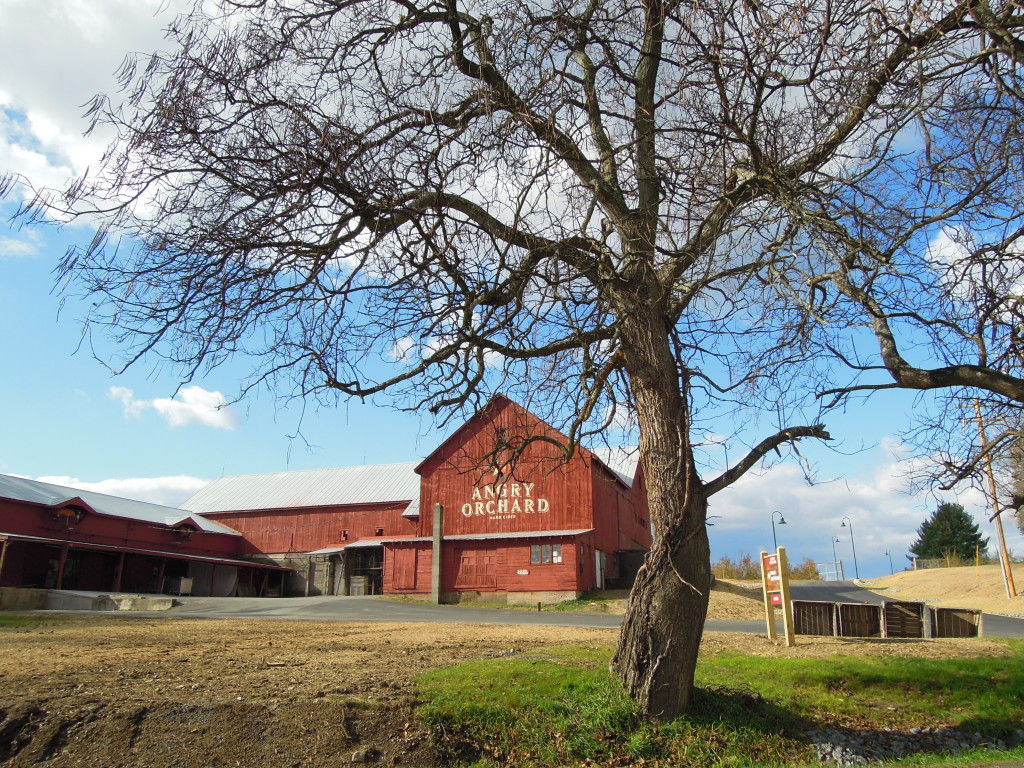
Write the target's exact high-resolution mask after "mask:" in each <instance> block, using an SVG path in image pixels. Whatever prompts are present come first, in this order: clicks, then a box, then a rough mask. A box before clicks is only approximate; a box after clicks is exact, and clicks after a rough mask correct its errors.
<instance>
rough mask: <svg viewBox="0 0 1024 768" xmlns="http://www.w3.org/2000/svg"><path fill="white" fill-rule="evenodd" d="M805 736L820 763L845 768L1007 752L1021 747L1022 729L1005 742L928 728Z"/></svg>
mask: <svg viewBox="0 0 1024 768" xmlns="http://www.w3.org/2000/svg"><path fill="white" fill-rule="evenodd" d="M805 735H806V736H807V738H808V739H810V741H811V746H813V747H814V751H815V753H816V755H817V758H818V762H819V763H830V764H832V765H838V766H844V767H845V766H857V765H870V764H872V763H881V762H883V761H886V760H896V759H899V758H902V757H906V756H907V755H912V754H915V753H917V752H944V753H947V754H952V755H955V754H958V753H959V752H964V751H966V750H969V749H975V748H978V747H985V748H988V749H997V750H1006V749H1010V748H1012V747H1016V746H1018V745H1020V744H1024V728H1018V729H1016V730H1015V731H1013V732H1012V733H1011V734H1010V735H1009V736H1008V737H1007V738H1006V739H997V738H992V737H988V736H984V735H982V734H980V733H968V732H967V731H962V730H960V729H958V728H950V727H929V726H924V727H920V728H911V729H909V730H907V731H898V730H895V729H892V728H885V729H882V730H877V731H872V730H857V729H849V728H836V729H829V730H821V731H807V733H806V734H805Z"/></svg>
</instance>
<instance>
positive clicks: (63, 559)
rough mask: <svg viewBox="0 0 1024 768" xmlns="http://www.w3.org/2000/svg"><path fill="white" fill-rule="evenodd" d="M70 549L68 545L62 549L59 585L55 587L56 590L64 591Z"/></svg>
mask: <svg viewBox="0 0 1024 768" xmlns="http://www.w3.org/2000/svg"><path fill="white" fill-rule="evenodd" d="M68 548H69V545H68V544H64V545H62V546H61V548H60V563H59V564H58V565H57V583H56V584H54V585H53V587H54V589H64V565H65V564H66V563H67V561H68Z"/></svg>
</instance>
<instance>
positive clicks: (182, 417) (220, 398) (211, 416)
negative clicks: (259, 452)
mask: <svg viewBox="0 0 1024 768" xmlns="http://www.w3.org/2000/svg"><path fill="white" fill-rule="evenodd" d="M107 396H108V397H110V398H111V399H112V400H119V401H120V402H121V406H122V407H123V408H124V415H125V416H126V417H128V418H138V417H140V416H141V415H142V414H143V413H144V412H145V411H147V410H149V409H153V410H154V411H156V412H157V413H158V414H160V416H162V417H163V419H164V421H166V422H167V423H168V424H169V425H170V426H172V427H184V426H186V425H188V424H193V423H198V424H203V425H204V426H207V427H213V428H215V429H234V428H235V422H236V418H235V413H234V411H232V410H231V409H230V408H229V407H228V404H227V400H226V399H225V398H224V395H222V394H221V393H220V392H216V391H213V392H211V391H209V390H206V389H203V388H202V387H199V386H196V385H191V386H188V387H182V388H181V390H180V391H179V392H178V394H177V395H176V396H175V397H173V398H171V397H158V398H154V399H152V400H140V399H138V398H136V397H135V393H134V392H133V391H132V390H130V389H128V388H127V387H111V388H110V389H109V390H107Z"/></svg>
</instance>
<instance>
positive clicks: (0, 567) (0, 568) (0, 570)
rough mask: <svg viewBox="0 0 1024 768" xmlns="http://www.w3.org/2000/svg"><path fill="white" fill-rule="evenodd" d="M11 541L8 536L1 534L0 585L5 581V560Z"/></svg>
mask: <svg viewBox="0 0 1024 768" xmlns="http://www.w3.org/2000/svg"><path fill="white" fill-rule="evenodd" d="M9 543H10V542H9V541H8V540H7V537H6V536H0V586H2V585H3V583H4V560H6V559H7V545H8V544H9Z"/></svg>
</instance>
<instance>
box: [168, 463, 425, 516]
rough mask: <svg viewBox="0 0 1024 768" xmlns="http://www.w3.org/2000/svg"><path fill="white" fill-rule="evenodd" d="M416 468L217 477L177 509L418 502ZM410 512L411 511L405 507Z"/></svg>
mask: <svg viewBox="0 0 1024 768" xmlns="http://www.w3.org/2000/svg"><path fill="white" fill-rule="evenodd" d="M417 464H418V462H404V463H401V464H371V465H369V466H364V467H341V468H336V469H309V470H299V471H295V472H273V473H270V474H263V475H237V476H235V477H222V478H219V479H218V480H214V481H213V482H212V483H210V484H209V485H207V486H204V487H203V488H201V489H199V491H198V492H196V493H195V494H194V495H193V496H192V497H191V498H189V499H188V500H186V501H185V503H184V504H182V505H181V507H182V509H188V510H192V511H194V512H200V513H203V512H229V511H233V510H253V509H288V508H291V507H326V506H336V505H342V504H376V503H381V502H389V501H393V502H402V501H404V502H407V503H408V502H412V501H414V500H415V501H416V502H417V504H418V502H419V497H420V476H419V475H417V474H416V472H415V471H414V469H415V467H416V465H417ZM410 506H411V505H410Z"/></svg>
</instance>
